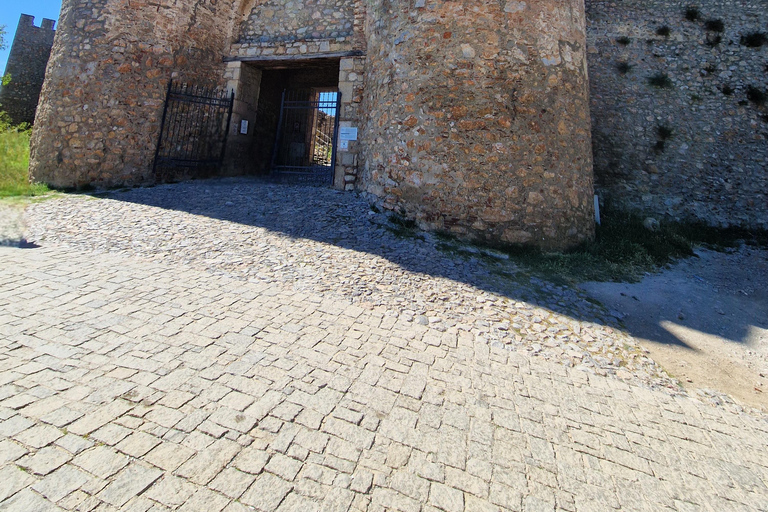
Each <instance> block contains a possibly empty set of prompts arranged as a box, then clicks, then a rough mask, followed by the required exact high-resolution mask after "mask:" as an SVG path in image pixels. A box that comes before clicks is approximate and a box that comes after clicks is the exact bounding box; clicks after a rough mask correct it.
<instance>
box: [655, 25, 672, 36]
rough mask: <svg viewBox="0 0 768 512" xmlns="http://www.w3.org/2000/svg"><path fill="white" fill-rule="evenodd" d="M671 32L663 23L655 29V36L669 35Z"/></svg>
mask: <svg viewBox="0 0 768 512" xmlns="http://www.w3.org/2000/svg"><path fill="white" fill-rule="evenodd" d="M671 33H672V30H671V29H670V28H669V27H668V26H666V25H663V26H661V27H659V28H657V29H656V35H657V36H662V37H669V34H671Z"/></svg>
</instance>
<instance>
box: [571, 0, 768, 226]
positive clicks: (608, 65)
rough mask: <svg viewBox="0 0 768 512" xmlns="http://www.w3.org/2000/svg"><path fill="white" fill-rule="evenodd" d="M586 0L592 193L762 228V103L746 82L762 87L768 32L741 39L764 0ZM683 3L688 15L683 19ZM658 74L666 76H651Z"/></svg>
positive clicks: (767, 222) (764, 13)
mask: <svg viewBox="0 0 768 512" xmlns="http://www.w3.org/2000/svg"><path fill="white" fill-rule="evenodd" d="M586 5H587V20H588V26H587V37H588V43H589V53H588V57H587V59H588V61H589V70H590V99H591V113H592V126H593V132H592V134H593V141H594V155H595V177H596V181H597V184H596V186H597V189H598V191H599V193H600V195H601V196H602V197H603V198H604V199H606V200H608V201H611V202H613V203H618V204H619V205H621V206H622V207H624V208H630V209H634V210H640V211H644V212H646V213H647V214H652V215H659V216H666V217H671V218H677V219H686V220H688V219H693V220H700V221H704V222H706V223H708V224H713V225H744V226H750V227H762V228H767V227H768V195H767V192H768V173H766V169H768V110H766V106H765V104H762V105H761V104H760V103H759V102H758V101H751V100H750V99H749V90H750V87H752V88H753V89H754V90H756V91H761V92H762V93H763V94H766V93H768V67H766V66H768V41H766V42H765V43H764V44H762V45H759V46H754V47H750V46H747V45H745V44H742V38H744V37H745V36H747V35H749V34H751V33H763V35H764V36H765V35H766V33H767V32H768V9H766V3H765V2H764V1H746V2H734V1H725V2H723V1H714V0H704V1H697V2H690V1H688V0H685V1H678V0H655V1H644V2H636V1H629V0H618V1H616V0H611V1H610V2H609V1H603V0H587V3H586ZM689 7H696V9H697V11H698V19H694V20H692V21H691V20H687V19H686V17H685V11H686V9H687V8H689ZM690 17H694V16H692V13H691V16H690ZM708 21H711V22H712V23H710V24H709V26H710V28H711V29H709V30H708V29H707V22H708ZM717 21H719V22H721V23H722V32H719V31H717V30H712V29H717V28H719V27H718V26H717V23H716V22H717ZM665 28H666V29H667V30H668V31H669V33H668V35H664V34H666V32H667V31H666V30H665ZM623 37H626V38H627V39H622V38H623ZM744 42H746V41H744ZM622 43H623V44H622ZM619 66H621V68H620V67H619ZM657 74H661V75H660V76H666V77H667V78H668V79H669V82H668V83H667V84H666V87H654V86H653V85H651V84H650V83H649V78H650V77H653V76H654V75H657ZM753 98H754V99H757V98H755V97H754V96H753ZM763 101H765V100H763ZM663 128H668V129H669V130H670V131H671V135H670V136H669V137H668V138H667V139H666V140H662V137H663V134H660V130H661V129H663ZM660 141H661V142H660Z"/></svg>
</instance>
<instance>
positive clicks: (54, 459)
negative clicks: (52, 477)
mask: <svg viewBox="0 0 768 512" xmlns="http://www.w3.org/2000/svg"><path fill="white" fill-rule="evenodd" d="M71 458H72V455H71V454H70V453H69V452H67V451H65V450H62V449H61V448H58V447H55V446H46V447H45V448H43V449H41V450H38V451H36V452H34V453H31V454H30V455H26V456H24V457H22V458H21V459H19V460H18V461H16V463H17V464H18V465H19V466H21V467H23V468H25V469H28V470H29V471H31V472H32V473H34V474H36V475H43V476H44V475H47V474H48V473H50V472H51V471H53V470H55V469H57V468H59V467H60V466H62V465H63V464H65V463H67V462H68V461H69V460H70V459H71Z"/></svg>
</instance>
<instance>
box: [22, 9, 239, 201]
mask: <svg viewBox="0 0 768 512" xmlns="http://www.w3.org/2000/svg"><path fill="white" fill-rule="evenodd" d="M234 14H235V11H234V7H233V0H217V1H210V0H185V1H182V2H136V1H131V0H64V1H63V3H62V9H61V16H60V19H59V30H58V31H57V34H56V38H55V41H54V44H53V49H52V51H51V57H50V60H49V61H48V68H47V72H46V80H45V83H44V85H43V90H42V93H41V97H40V103H39V106H38V112H37V117H36V121H35V128H34V132H33V135H32V144H31V155H30V176H31V178H32V179H33V180H35V181H41V182H45V183H48V184H50V185H53V186H56V187H77V186H82V185H86V184H94V185H98V186H113V185H134V184H142V183H147V182H151V181H152V176H151V166H152V159H153V157H154V151H155V147H156V144H157V138H158V131H159V128H160V119H159V118H160V116H161V115H162V111H163V102H164V100H165V94H166V88H167V84H168V80H169V79H171V78H174V79H175V80H178V81H182V82H183V81H187V80H189V81H191V82H193V83H198V84H200V83H202V84H210V85H219V84H222V83H223V81H224V68H225V64H224V62H223V61H222V56H223V55H225V54H226V52H227V51H228V48H229V43H230V34H231V32H232V23H233V19H234Z"/></svg>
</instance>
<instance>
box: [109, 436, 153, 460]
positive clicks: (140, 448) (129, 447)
mask: <svg viewBox="0 0 768 512" xmlns="http://www.w3.org/2000/svg"><path fill="white" fill-rule="evenodd" d="M158 444H160V440H159V439H158V438H156V437H155V436H151V435H149V434H146V433H144V432H134V433H133V434H131V435H129V436H128V437H126V438H125V439H123V440H122V441H121V442H120V443H119V444H118V445H117V446H115V448H116V449H117V450H118V451H121V452H123V453H125V454H127V455H130V456H131V457H136V458H139V457H141V456H143V455H145V454H146V453H147V452H148V451H149V450H151V449H152V448H154V447H155V446H157V445H158Z"/></svg>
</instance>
